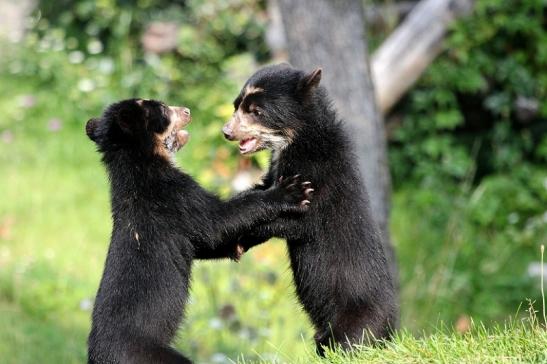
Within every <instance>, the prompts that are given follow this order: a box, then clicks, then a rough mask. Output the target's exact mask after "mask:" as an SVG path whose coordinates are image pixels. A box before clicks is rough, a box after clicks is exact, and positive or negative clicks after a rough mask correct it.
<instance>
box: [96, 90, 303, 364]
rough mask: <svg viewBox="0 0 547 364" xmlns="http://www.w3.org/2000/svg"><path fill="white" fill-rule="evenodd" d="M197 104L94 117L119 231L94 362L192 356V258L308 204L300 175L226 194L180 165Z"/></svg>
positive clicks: (226, 251)
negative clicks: (185, 350)
mask: <svg viewBox="0 0 547 364" xmlns="http://www.w3.org/2000/svg"><path fill="white" fill-rule="evenodd" d="M189 122H190V110H188V109H187V108H184V107H171V106H166V105H164V104H163V103H161V102H158V101H153V100H142V99H131V100H125V101H121V102H118V103H116V104H113V105H111V106H109V107H108V108H107V109H106V111H105V112H104V114H103V116H102V117H101V118H97V119H91V120H89V121H88V122H87V125H86V132H87V135H88V136H89V138H90V139H92V140H93V141H94V142H95V143H96V144H97V146H98V150H99V151H100V152H101V153H102V160H103V163H104V164H105V166H106V169H107V171H108V174H109V178H110V183H111V204H112V218H113V230H112V236H111V242H110V248H109V250H108V256H107V258H106V263H105V269H104V273H103V277H102V280H101V284H100V287H99V290H98V293H97V298H96V300H95V306H94V309H93V317H92V328H91V333H90V335H89V339H88V346H89V351H88V362H89V363H109V364H110V363H191V361H190V360H189V359H187V358H186V357H184V356H183V355H181V354H180V353H178V352H177V351H175V350H174V349H172V348H171V347H170V343H171V341H172V339H173V337H174V336H175V333H176V331H177V328H178V326H179V323H180V321H181V319H182V314H183V310H184V305H185V302H186V299H187V296H188V286H189V280H190V271H191V265H192V260H193V259H196V258H197V259H208V258H220V257H236V258H237V255H238V253H240V252H238V250H237V248H236V245H235V244H233V243H232V242H233V241H235V240H237V237H238V236H240V235H242V234H243V233H244V232H245V231H246V230H248V229H250V228H251V227H253V226H255V225H257V224H259V223H265V222H268V221H270V220H271V219H273V218H275V217H276V216H279V215H280V214H281V213H284V212H291V213H300V212H302V211H303V210H305V209H306V208H307V203H308V199H309V196H308V195H309V191H308V190H309V187H307V184H302V183H301V182H300V181H299V180H298V177H296V178H295V177H291V178H287V179H285V180H283V181H282V182H280V183H279V184H277V185H276V186H275V187H273V188H271V189H268V190H267V191H263V192H257V193H252V194H248V195H246V196H241V197H236V198H234V199H232V200H229V201H226V202H223V201H221V200H219V199H218V198H217V197H216V196H214V195H212V194H210V193H208V192H206V191H205V190H203V189H202V188H201V187H200V186H199V185H198V184H197V183H196V182H195V181H194V180H193V179H192V178H191V177H190V176H188V175H186V174H184V173H183V172H181V171H180V170H179V169H178V168H176V167H175V165H174V163H173V160H172V156H173V154H174V153H175V152H176V151H177V150H178V149H179V148H181V147H182V146H183V145H184V144H185V143H186V141H187V140H188V133H187V132H186V131H184V130H181V128H182V127H184V126H185V125H186V124H188V123H189Z"/></svg>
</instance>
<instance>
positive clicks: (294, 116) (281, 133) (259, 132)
mask: <svg viewBox="0 0 547 364" xmlns="http://www.w3.org/2000/svg"><path fill="white" fill-rule="evenodd" d="M320 81H321V68H317V69H315V70H314V71H312V72H310V73H305V72H303V71H300V70H297V69H294V68H292V67H291V66H290V65H288V64H280V65H274V66H268V67H264V68H262V69H260V70H259V71H257V72H256V73H255V74H254V75H252V76H251V77H250V78H249V80H248V81H247V82H246V83H245V85H244V86H243V88H242V89H241V92H240V93H239V95H238V96H237V98H236V99H235V101H234V114H233V116H232V118H231V119H230V120H229V121H228V122H227V123H226V124H225V125H224V127H223V128H222V132H223V133H224V136H225V137H226V139H228V140H237V141H239V151H240V152H241V154H250V153H254V152H256V151H259V150H262V149H270V150H282V149H284V148H285V147H287V146H288V145H289V144H290V143H291V142H292V141H293V139H294V137H295V135H296V134H297V133H298V132H300V131H301V130H302V129H303V128H304V127H305V126H306V125H305V123H306V122H307V118H306V112H307V109H308V108H309V107H311V106H312V104H313V102H312V101H313V99H314V96H315V95H316V93H317V90H318V87H317V86H318V85H319V82H320Z"/></svg>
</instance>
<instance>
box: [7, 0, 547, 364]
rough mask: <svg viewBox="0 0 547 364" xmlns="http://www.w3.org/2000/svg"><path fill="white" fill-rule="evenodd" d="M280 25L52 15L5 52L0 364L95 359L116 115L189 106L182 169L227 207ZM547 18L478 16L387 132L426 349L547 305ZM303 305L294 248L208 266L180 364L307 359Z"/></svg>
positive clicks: (136, 10) (411, 314)
mask: <svg viewBox="0 0 547 364" xmlns="http://www.w3.org/2000/svg"><path fill="white" fill-rule="evenodd" d="M264 8H265V2H263V1H258V0H229V1H223V0H213V1H198V0H189V1H165V0H138V1H129V0H125V1H113V0H100V1H90V0H79V1H73V0H62V1H55V2H53V1H42V2H41V3H40V5H39V8H38V10H37V11H36V12H35V13H34V14H33V16H32V18H31V19H30V20H29V24H28V26H29V31H28V33H27V36H26V37H25V39H24V40H23V41H22V42H21V43H20V44H17V45H6V44H4V45H3V46H2V55H3V56H2V57H1V58H0V111H1V112H2V118H0V175H1V176H2V178H0V191H2V199H0V358H7V357H9V358H13V360H12V361H11V362H14V363H15V362H17V363H34V362H36V361H41V362H51V363H57V362H63V363H70V362H82V361H83V360H84V358H85V344H84V343H85V337H86V335H87V331H88V328H89V314H90V313H89V310H90V305H91V303H92V302H91V300H92V298H93V296H94V294H95V291H96V288H97V286H98V281H99V279H100V275H101V273H102V267H103V261H104V256H105V254H106V248H107V242H108V237H109V231H110V218H109V211H108V209H109V205H108V184H107V180H106V176H105V173H104V171H103V169H102V167H101V166H100V163H99V157H98V155H97V154H96V153H95V152H94V149H93V145H92V144H91V143H90V142H89V141H88V140H87V139H86V136H85V134H84V132H83V126H84V124H85V122H86V121H87V120H88V119H89V118H90V117H93V116H96V115H98V114H99V113H100V112H101V110H102V109H103V108H104V106H105V105H107V104H109V103H111V102H113V101H116V100H119V99H123V98H127V97H135V96H138V97H145V98H157V99H161V100H165V101H166V102H169V103H171V104H183V105H185V106H188V107H190V108H191V109H192V113H193V119H194V122H193V123H192V124H191V125H190V128H189V130H190V133H191V141H190V143H189V144H188V145H187V146H185V148H184V149H183V150H182V151H181V152H180V153H179V155H178V156H177V158H178V159H179V162H180V164H181V166H182V167H183V168H184V169H185V170H187V171H189V172H190V173H191V174H192V175H193V176H195V177H196V178H197V179H198V181H199V182H200V183H202V184H203V185H205V186H206V187H207V188H210V189H213V190H215V191H217V192H219V193H220V194H222V195H225V196H226V195H228V194H229V193H230V187H229V186H230V182H231V179H232V177H233V174H234V171H235V170H236V165H237V163H238V157H237V151H236V149H237V148H234V147H233V146H232V145H229V144H228V143H226V142H225V141H223V140H222V137H221V133H220V129H221V126H222V124H223V122H224V121H225V120H226V119H227V118H228V117H229V116H230V114H231V112H232V109H233V107H232V104H231V103H232V100H233V98H234V97H235V95H236V94H237V92H238V91H239V87H240V86H241V84H242V82H244V80H245V79H246V77H247V76H249V74H250V73H251V72H252V71H253V70H254V68H255V67H256V62H262V61H266V60H267V59H268V52H267V49H266V47H265V44H264V42H263V33H264V28H265V24H266V23H265V22H266V15H265V10H264ZM545 13H546V5H545V4H544V2H542V1H541V0H527V1H523V2H520V3H519V4H516V3H515V2H512V1H497V0H480V1H477V5H476V11H475V13H474V15H473V16H471V17H469V18H468V19H464V20H462V21H460V22H459V23H458V24H457V25H456V26H455V28H454V29H453V32H451V35H450V37H449V39H448V41H447V42H446V49H445V52H443V54H442V55H441V56H440V57H439V58H438V59H437V60H436V61H435V63H434V64H433V65H431V67H430V68H429V69H428V71H427V72H426V74H425V75H424V76H423V77H422V79H421V80H420V82H419V83H418V84H417V85H416V87H415V88H414V89H413V90H412V91H411V92H409V93H408V95H407V96H406V97H405V99H404V100H402V102H401V103H400V104H399V105H398V107H397V108H396V110H394V112H393V113H392V115H391V116H390V117H389V118H388V119H389V120H391V121H390V124H389V125H390V129H391V130H392V131H391V133H390V144H389V157H390V164H391V172H392V175H393V182H394V196H393V215H392V224H391V229H392V233H393V239H394V242H395V243H396V245H397V250H398V253H399V261H400V266H401V288H402V295H401V300H402V314H403V321H402V323H403V326H405V327H408V328H410V329H411V330H413V331H414V332H422V330H424V331H426V332H429V331H434V330H435V325H436V323H437V322H438V321H440V320H442V321H444V322H448V323H449V324H454V323H457V322H460V321H461V320H462V318H463V319H464V320H463V322H465V318H466V317H467V316H471V317H473V318H474V319H477V320H483V321H485V322H487V323H488V322H490V321H491V320H502V319H505V318H507V317H508V316H509V315H512V314H514V313H515V311H516V310H517V308H518V306H519V304H520V303H521V302H522V301H523V300H525V299H526V298H531V299H532V300H537V299H538V298H539V287H538V279H537V277H533V276H530V275H529V274H528V267H529V265H530V264H531V263H534V262H537V261H538V260H539V258H538V256H539V254H538V251H539V244H540V243H545V237H546V236H547V212H546V206H547V168H546V165H547V137H546V134H547V133H545V131H546V128H547V125H546V120H547V98H546V96H547V95H546V93H547V67H546V66H547V65H546V63H547V48H546V47H547V26H546V20H545ZM154 21H162V22H166V21H173V22H176V23H177V24H178V28H177V29H178V30H177V34H176V37H175V41H176V42H175V47H174V49H173V50H172V51H169V52H166V53H162V54H160V55H158V54H152V53H147V52H145V51H144V50H143V47H142V46H141V37H142V35H143V33H144V31H145V28H146V26H147V24H149V23H150V22H154ZM374 36H375V37H378V38H381V37H385V34H374ZM393 120H395V121H393ZM391 123H393V124H396V127H394V128H391V125H393V124H391ZM266 157H267V156H266V155H264V154H263V155H261V156H259V157H258V158H257V164H259V165H260V166H262V167H263V168H264V165H265V163H264V162H265V160H266ZM292 292H293V289H292V288H291V277H290V271H289V270H288V269H287V260H286V258H285V257H284V251H283V248H282V245H281V244H280V243H272V244H266V245H264V246H262V247H259V248H257V249H255V251H254V252H252V253H251V254H249V256H246V257H244V260H243V262H242V263H240V264H239V265H235V264H233V263H230V262H213V263H197V264H196V269H195V274H194V282H193V290H192V300H191V302H190V304H189V307H188V313H187V320H186V323H185V324H184V325H183V327H182V330H181V335H180V339H179V341H178V342H177V345H178V346H179V347H181V348H182V349H183V350H185V351H186V352H187V353H189V354H191V356H192V357H193V358H195V359H198V361H199V362H219V363H220V362H226V361H227V360H228V359H227V358H231V359H234V360H235V359H236V358H237V357H238V355H240V353H244V354H245V357H246V358H247V359H256V358H262V359H264V360H272V359H273V358H281V359H282V360H291V359H294V358H296V357H300V356H302V355H305V354H306V352H309V351H311V350H313V345H312V343H311V337H312V330H311V328H310V325H309V323H308V321H307V319H306V318H305V315H304V314H303V313H302V312H301V310H299V308H298V305H297V303H296V300H295V298H294V296H293V294H292ZM21 348H35V350H34V349H32V350H22V349H21Z"/></svg>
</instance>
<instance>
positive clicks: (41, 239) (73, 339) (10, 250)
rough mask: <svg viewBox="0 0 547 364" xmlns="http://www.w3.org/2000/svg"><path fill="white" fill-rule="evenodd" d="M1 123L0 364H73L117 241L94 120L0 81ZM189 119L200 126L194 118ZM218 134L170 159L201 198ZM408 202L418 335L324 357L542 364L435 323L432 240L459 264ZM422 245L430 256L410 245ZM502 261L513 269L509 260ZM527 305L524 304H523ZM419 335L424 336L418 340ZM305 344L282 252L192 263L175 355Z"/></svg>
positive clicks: (406, 270)
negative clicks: (89, 131)
mask: <svg viewBox="0 0 547 364" xmlns="http://www.w3.org/2000/svg"><path fill="white" fill-rule="evenodd" d="M4 81H6V82H4ZM25 95H32V98H33V99H34V105H33V106H28V105H27V106H25V105H23V104H25V102H23V101H24V99H25ZM83 97H84V96H82V98H83ZM99 104H100V103H99V102H98V103H97V105H96V107H97V108H99V107H101V106H102V105H99ZM0 110H2V111H3V114H4V118H2V119H0V133H2V139H1V140H0V176H1V178H0V191H2V194H1V198H0V361H1V362H2V363H7V364H10V363H21V364H26V363H37V362H40V363H81V362H84V361H85V355H86V347H85V340H86V337H87V333H88V330H89V317H90V308H91V304H92V300H93V297H94V295H95V292H96V289H97V286H98V283H99V279H100V275H101V273H102V268H103V262H104V259H105V254H106V249H107V244H108V239H109V235H110V229H111V222H110V212H109V202H108V201H109V200H108V185H107V180H106V176H105V173H104V170H103V168H102V166H101V165H100V162H99V156H98V154H97V153H95V151H94V148H93V146H92V144H91V143H90V142H89V141H88V140H87V138H86V137H85V135H84V132H83V125H84V123H85V121H86V120H87V118H89V117H90V116H94V115H93V114H92V115H89V114H90V113H91V111H89V110H85V111H82V110H80V109H79V108H78V105H73V104H67V103H66V102H65V100H64V99H63V97H62V95H59V94H55V93H52V92H51V90H49V89H47V88H43V87H38V86H37V85H35V84H33V83H32V82H30V81H28V80H27V82H19V80H17V79H3V80H2V82H0ZM94 112H95V111H94ZM195 116H196V119H197V120H199V111H198V113H197V114H195ZM52 118H56V119H58V120H60V121H61V122H62V127H61V129H60V130H50V129H51V128H50V127H49V128H48V124H49V123H50V122H51V119H52ZM220 124H221V121H220V120H219V121H218V123H217V124H214V123H213V124H210V125H209V126H208V127H207V128H206V130H202V128H200V127H199V125H196V124H194V125H193V126H192V127H191V129H190V131H191V132H192V140H191V141H190V143H189V145H188V146H187V147H185V149H184V150H183V151H181V153H180V155H179V156H178V158H179V162H180V164H181V165H182V166H183V167H184V168H185V169H186V170H188V171H190V172H191V173H192V174H194V175H196V176H197V177H198V179H199V181H200V182H202V183H204V184H205V185H207V186H211V185H212V183H211V181H212V180H213V177H211V175H214V173H212V172H208V173H201V172H202V171H203V170H206V169H208V168H210V167H211V166H212V165H214V164H215V163H217V161H216V159H215V158H217V156H218V154H216V153H215V152H209V153H205V154H203V153H202V151H203V145H201V146H200V143H199V141H200V140H201V139H202V138H203V137H204V134H203V133H211V132H212V131H215V130H220ZM6 132H9V134H6ZM200 148H201V149H200ZM229 167H230V164H229ZM231 167H233V163H232V165H231ZM228 181H229V180H228V179H227V178H226V179H225V180H221V181H220V184H224V185H228V183H229V182H228ZM405 198H406V195H397V194H396V195H395V209H394V214H393V221H394V222H393V224H394V225H393V229H392V230H393V234H394V240H395V241H398V242H399V244H400V247H399V248H400V249H399V251H400V252H401V255H400V257H401V263H402V272H403V274H404V276H405V277H408V278H406V279H405V280H404V281H403V287H404V290H403V295H402V299H403V305H404V306H403V307H404V310H403V324H404V325H405V327H410V328H412V329H413V330H412V332H410V331H403V332H401V333H400V334H399V335H398V337H397V338H396V339H395V340H394V341H393V342H391V343H387V344H386V346H385V347H384V348H375V349H368V348H364V349H362V350H359V351H357V352H356V353H352V354H349V356H348V355H346V354H344V353H331V354H330V356H329V360H330V362H333V363H350V362H351V363H356V362H357V363H358V362H366V363H375V362H378V363H380V362H381V363H385V362H390V363H391V362H392V363H396V362H400V363H422V362H423V363H431V362H447V363H450V362H477V363H478V362H480V363H485V362H486V363H487V362H519V361H520V362H545V361H546V360H547V356H546V352H545V350H546V349H545V348H546V347H547V336H546V332H545V330H542V329H541V328H540V327H539V324H538V323H537V322H531V323H530V322H529V323H521V322H520V321H518V320H517V321H516V322H515V323H513V324H511V325H508V326H491V327H485V326H483V325H482V324H479V325H476V326H474V327H473V328H472V329H471V331H470V332H469V333H466V334H464V335H460V334H458V333H455V332H453V331H451V330H449V329H446V330H444V329H443V330H442V331H438V329H437V328H436V326H437V325H431V324H430V322H435V321H436V320H437V317H438V316H436V315H439V313H440V312H442V311H443V310H444V311H448V310H452V311H453V312H454V313H455V314H459V313H465V311H464V310H463V308H460V307H459V306H458V304H459V302H458V301H457V300H454V292H449V291H451V290H452V289H453V287H454V284H453V282H452V280H451V279H452V275H451V274H452V270H451V269H452V268H451V267H452V265H451V266H450V267H448V268H446V267H444V265H442V264H440V263H439V261H438V260H437V261H435V260H431V259H430V258H429V257H430V255H431V254H430V252H431V248H430V247H431V245H432V244H434V243H435V242H437V241H442V242H443V245H442V246H441V247H440V250H441V251H442V252H446V254H444V253H443V255H441V258H442V257H445V258H449V259H450V260H451V262H455V260H456V258H457V254H458V251H455V250H454V245H453V242H454V240H450V239H445V238H444V235H447V234H446V231H443V230H442V229H440V230H431V229H430V228H431V226H432V223H431V222H429V221H427V219H422V218H420V217H418V218H417V217H416V216H414V213H413V211H410V210H408V211H407V210H404V209H401V208H399V207H398V206H399V205H404V203H402V202H405V201H406V200H405ZM399 202H401V203H399ZM447 209H448V208H447ZM450 229H452V230H454V231H458V232H459V233H458V234H457V241H456V242H457V243H458V244H457V247H458V249H460V248H462V247H463V245H464V244H461V243H462V242H463V241H466V240H467V236H463V235H462V234H463V233H465V230H464V229H462V228H461V227H460V226H456V228H453V227H451V228H450ZM452 230H450V231H449V232H452ZM422 240H423V241H425V242H426V243H424V244H421V245H419V246H417V245H416V244H415V241H422ZM430 243H431V244H430ZM504 256H505V257H506V258H507V259H510V258H511V250H507V251H506V252H505V253H504ZM499 261H500V262H502V261H503V260H501V258H500V259H499ZM441 263H442V262H441ZM451 264H455V263H451ZM500 264H501V263H500ZM436 269H438V270H436ZM432 272H433V273H432ZM437 273H438V275H439V276H442V277H444V278H443V281H442V282H441V284H438V286H440V287H441V288H442V290H441V289H439V288H435V289H431V287H432V286H433V285H434V283H435V282H434V281H431V280H430V279H429V278H430V276H431V275H436V274H437ZM449 278H450V279H449ZM422 286H424V287H426V289H425V290H421V288H420V287H422ZM449 293H451V294H452V295H449ZM512 294H513V295H517V294H515V293H514V292H513V293H512ZM432 297H434V298H435V300H436V299H437V298H438V301H437V302H433V301H434V300H432ZM523 298H524V297H522V296H520V293H519V295H518V297H517V299H518V300H521V299H523ZM451 300H452V301H451ZM458 310H460V311H458ZM502 317H504V316H502ZM424 328H428V330H427V334H424V335H416V334H417V333H419V332H421V330H423V329H424ZM312 335H313V332H312V329H311V327H310V324H309V321H308V320H307V318H306V316H305V314H304V313H303V312H302V311H301V310H300V308H299V305H298V303H297V301H296V299H295V297H294V293H293V288H292V281H291V274H290V270H289V269H288V262H287V259H286V254H285V248H284V245H283V244H282V243H281V242H273V243H270V244H266V245H264V246H261V247H259V248H257V249H254V250H253V251H252V252H251V253H250V254H248V255H246V256H245V257H244V259H243V261H242V262H241V263H239V264H235V263H231V262H225V261H223V262H198V263H196V265H195V269H194V273H193V284H192V294H191V300H190V302H189V304H188V309H187V313H186V320H185V323H184V324H183V326H182V328H181V331H180V335H179V337H178V339H177V342H176V346H177V347H179V348H180V349H181V350H183V351H184V352H185V353H187V354H188V355H190V356H191V357H192V358H194V359H195V360H196V361H197V362H199V363H224V362H230V361H238V362H241V363H248V362H288V363H314V362H319V359H318V358H317V357H315V355H314V354H313V341H312V339H311V338H312Z"/></svg>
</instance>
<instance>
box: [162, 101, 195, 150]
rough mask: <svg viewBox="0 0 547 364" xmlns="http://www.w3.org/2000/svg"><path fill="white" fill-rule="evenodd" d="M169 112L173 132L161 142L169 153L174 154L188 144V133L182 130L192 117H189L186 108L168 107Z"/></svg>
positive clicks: (188, 111)
mask: <svg viewBox="0 0 547 364" xmlns="http://www.w3.org/2000/svg"><path fill="white" fill-rule="evenodd" d="M169 110H170V111H171V120H172V123H174V126H173V130H171V132H170V133H169V134H168V135H167V136H166V137H165V139H164V140H163V145H164V146H165V148H166V149H167V150H168V151H169V152H171V153H176V152H178V151H179V150H180V148H182V147H183V146H184V145H185V144H186V143H187V142H188V139H189V137H190V133H188V131H186V130H183V129H182V128H183V127H185V126H186V125H188V124H189V123H190V121H191V120H192V117H191V116H190V110H189V109H188V108H186V107H178V106H169Z"/></svg>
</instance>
